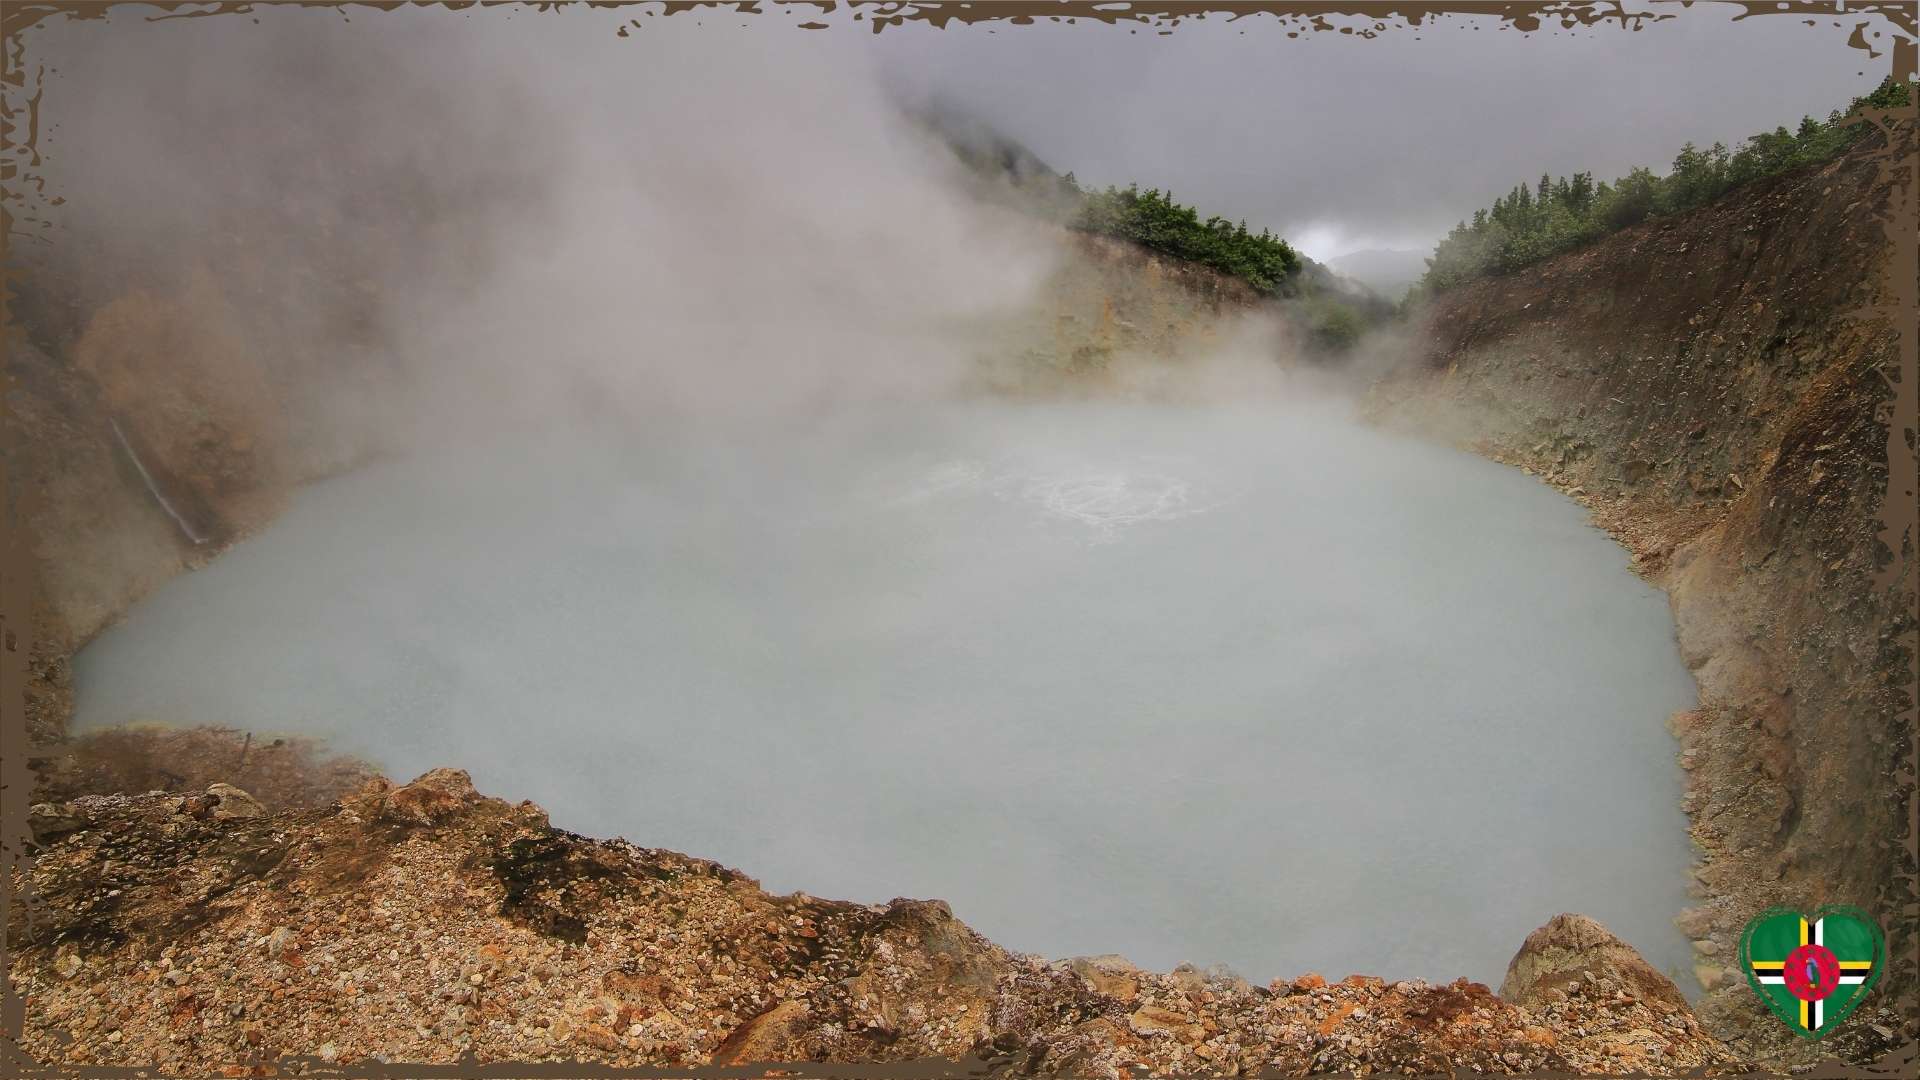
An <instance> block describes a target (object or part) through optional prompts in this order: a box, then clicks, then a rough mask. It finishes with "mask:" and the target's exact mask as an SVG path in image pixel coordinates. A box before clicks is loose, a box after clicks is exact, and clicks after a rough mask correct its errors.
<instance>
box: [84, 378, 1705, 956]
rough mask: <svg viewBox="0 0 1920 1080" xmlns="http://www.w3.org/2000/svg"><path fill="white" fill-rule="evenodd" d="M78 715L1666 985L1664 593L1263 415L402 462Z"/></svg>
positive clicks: (1366, 941) (1302, 423) (230, 564)
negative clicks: (1576, 945)
mask: <svg viewBox="0 0 1920 1080" xmlns="http://www.w3.org/2000/svg"><path fill="white" fill-rule="evenodd" d="M75 675H76V685H77V705H78V715H79V722H80V724H81V725H82V726H84V727H91V726H99V725H104V724H111V723H119V722H125V721H132V720H155V721H161V722H169V723H219V724H230V725H234V726H240V727H247V728H250V729H255V730H267V731H291V732H299V733H304V734H313V735H319V736H323V737H326V738H328V739H330V740H332V741H333V742H334V744H335V745H336V746H338V747H339V748H341V749H343V750H347V751H351V752H356V753H359V754H362V755H364V756H366V757H368V758H370V759H371V760H373V761H375V762H376V763H377V764H379V765H381V766H382V767H383V768H385V769H387V770H389V771H390V772H391V773H393V774H394V775H396V776H399V777H401V778H406V777H409V776H412V775H415V774H417V773H419V772H422V771H425V770H426V769H428V768H432V767H435V766H441V765H457V766H461V767H464V768H467V769H469V770H470V771H471V772H472V773H473V775H474V778H475V781H476V783H477V784H478V785H479V786H480V787H481V789H482V790H484V791H487V792H490V793H494V794H499V795H502V796H505V797H509V798H515V799H518V798H531V799H533V800H535V801H536V802H539V803H541V804H542V805H543V806H545V807H547V808H548V810H549V811H550V812H551V815H552V818H553V820H554V822H555V824H557V825H560V826H562V827H565V828H569V829H573V830H577V831H581V832H586V833H591V834H601V835H611V834H621V835H625V836H627V837H628V838H629V839H632V840H633V841H635V842H636V843H640V844H643V845H647V846H655V847H669V848H674V849H677V850H681V851H686V852H689V853H692V854H696V855H700V856H704V857H708V858H714V859H718V860H720V861H721V862H724V863H726V864H728V865H731V866H735V867H738V868H740V869H741V870H743V871H745V872H747V873H749V874H751V875H754V876H756V877H758V878H759V879H760V880H761V881H762V882H763V883H764V884H765V885H766V886H767V887H768V888H770V889H773V890H775V891H786V890H794V889H803V890H806V891H808V892H812V893H815V894H817V895H822V896H834V897H845V898H850V899H856V900H861V901H868V902H881V901H885V900H887V899H889V898H891V897H894V896H919V897H940V898H943V899H945V900H947V901H949V902H950V903H951V904H952V906H953V908H954V910H955V912H956V914H958V915H959V917H960V918H962V919H963V920H965V921H967V922H968V923H969V924H971V925H972V926H974V927H975V928H977V929H979V930H980V931H982V932H983V933H985V934H987V935H988V936H989V937H992V938H993V939H995V940H997V941H999V942H1001V943H1002V944H1004V945H1007V946H1009V947H1011V948H1015V949H1019V950H1024V951H1032V952H1039V953H1043V954H1046V955H1049V956H1067V955H1076V954H1089V953H1106V952H1118V953H1122V954H1125V955H1126V956H1128V957H1130V958H1131V959H1133V960H1134V961H1135V962H1137V963H1140V964H1142V965H1144V966H1148V967H1152V968H1159V969H1165V968H1168V967H1171V966H1172V965H1174V964H1176V963H1179V962H1182V961H1188V962H1193V963H1197V964H1200V965H1203V966H1205V965H1209V964H1213V963H1226V964H1228V965H1230V966H1232V967H1233V968H1235V969H1236V970H1238V971H1240V972H1241V973H1243V974H1245V975H1247V976H1249V977H1251V978H1255V979H1259V980H1265V979H1269V978H1272V977H1275V976H1280V975H1292V974H1297V973H1299V972H1301V971H1305V970H1309V969H1312V970H1318V971H1321V972H1323V973H1326V974H1328V975H1334V976H1337V975H1342V974H1345V973H1348V972H1367V973H1372V974H1379V975H1382V976H1386V977H1389V978H1408V977H1421V978H1429V979H1450V978H1453V977H1457V976H1461V975H1466V976H1469V977H1471V978H1474V979H1478V980H1481V981H1485V982H1489V983H1493V984H1496V985H1497V983H1498V981H1499V978H1500V975H1501V972H1502V971H1503V970H1504V967H1505V965H1506V962H1507V960H1508V958H1509V957H1510V956H1511V954H1512V952H1513V950H1514V949H1515V948H1517V947H1518V945H1519V944H1520V942H1521V940H1522V939H1523V938H1524V937H1525V935H1526V934H1527V932H1528V931H1530V930H1531V929H1533V928H1534V927H1536V926H1538V925H1539V924H1541V923H1543V922H1545V921H1546V920H1547V919H1548V918H1550V917H1551V916H1553V915H1554V914H1556V913H1558V912H1561V911H1579V912H1582V913H1585V914H1589V915H1592V916H1594V917H1596V918H1598V919H1600V920H1601V921H1603V922H1605V923H1606V924H1608V925H1609V926H1610V927H1611V928H1612V929H1613V930H1614V931H1615V932H1616V933H1618V934H1620V935H1621V936H1622V937H1623V938H1625V939H1626V940H1627V941H1629V942H1630V943H1631V944H1633V945H1634V946H1636V947H1637V948H1639V949H1640V950H1641V951H1642V952H1643V953H1645V954H1646V955H1647V956H1648V957H1649V959H1651V960H1652V961H1653V962H1654V963H1655V964H1656V966H1659V967H1661V968H1663V969H1665V970H1668V971H1669V972H1670V973H1675V974H1677V973H1678V972H1679V971H1682V970H1685V965H1686V964H1687V963H1688V951H1687V947H1686V942H1685V941H1684V940H1683V939H1682V938H1681V937H1680V935H1679V934H1678V932H1677V931H1676V930H1675V929H1674V927H1673V926H1672V923H1671V920H1672V918H1673V916H1674V915H1675V914H1677V913H1678V911H1679V910H1680V908H1681V906H1682V905H1683V903H1684V893H1683V883H1684V879H1685V873H1686V867H1687V861H1688V857H1689V851H1688V846H1687V839H1686V832H1685V823H1684V820H1683V818H1682V815H1681V813H1680V811H1679V809H1678V803H1679V796H1680V777H1679V774H1678V771H1677V768H1676V766H1675V763H1674V757H1673V743H1672V739H1671V737H1670V736H1669V734H1668V733H1667V731H1666V729H1665V726H1664V722H1665V720H1666V717H1667V716H1668V715H1669V714H1670V713H1672V712H1673V711H1675V710H1677V709H1682V708H1687V707H1689V706H1690V705H1691V704H1692V703H1693V701H1694V688H1693V684H1692V681H1691V679H1690V677H1689V676H1688V674H1687V672H1686V671H1685V669H1684V668H1683V667H1682V665H1681V664H1680V661H1679V659H1678V657H1677V655H1676V651H1675V647H1674V642H1673V631H1672V625H1671V621H1670V619H1669V616H1668V612H1667V606H1666V603H1665V600H1664V598H1663V597H1662V596H1661V595H1660V594H1659V593H1658V592H1657V591H1655V590H1653V589H1652V588H1650V587H1649V586H1647V585H1646V584H1645V583H1643V582H1641V581H1640V580H1639V579H1637V578H1635V577H1634V576H1633V575H1632V574H1631V573H1630V572H1629V570H1628V568H1627V565H1626V559H1625V556H1624V554H1623V552H1622V551H1621V550H1620V549H1619V548H1618V547H1617V546H1616V545H1614V544H1613V543H1612V542H1611V541H1610V540H1609V539H1608V538H1607V537H1606V536H1604V535H1603V534H1601V533H1600V532H1598V531H1597V530H1595V529H1593V528H1592V527H1591V526H1590V525H1589V524H1587V522H1586V521H1585V517H1584V514H1583V512H1582V511H1581V510H1580V509H1579V508H1578V507H1577V506H1575V505H1574V504H1572V503H1571V502H1569V501H1567V500H1566V499H1564V498H1563V497H1561V496H1559V495H1558V494H1556V493H1554V492H1552V491H1550V490H1548V489H1546V488H1544V487H1542V486H1540V485H1539V484H1537V483H1536V482H1534V481H1532V480H1530V479H1528V478H1527V477H1525V476H1523V475H1521V474H1519V473H1517V472H1514V471H1512V470H1508V469H1505V468H1501V467H1499V466H1495V465H1492V464H1490V463H1488V462H1485V461H1482V460H1479V459H1476V458H1473V457H1470V456H1467V455H1463V454H1458V453H1453V452H1450V451H1445V450H1440V449H1436V448H1434V447H1431V446H1426V445H1423V444H1419V443H1413V442H1406V441H1401V440H1398V439H1394V438H1389V437H1387V436H1384V435H1381V434H1378V433H1375V432H1371V431H1367V430H1364V429H1361V428H1358V427H1356V426H1354V425H1351V424H1348V423H1345V422H1342V421H1340V420H1338V419H1334V418H1330V417H1326V416H1319V415H1314V414H1310V413H1305V412H1295V411H1284V410H1271V409H1251V408H1249V409H1220V408H1212V409H1180V408H1165V407H1144V406H1143V407H1127V406H1113V405H1077V406H1019V407H1015V406H979V407H969V408H952V409H940V410H927V411H924V412H913V413H901V414H897V415H893V416H890V417H884V418H871V419H866V420H862V421H859V422H854V423H839V424H833V425H824V424H823V425H819V426H816V427H814V428H811V429H798V428H796V429H794V430H781V429H778V428H764V429H761V430H756V431H754V432H752V433H749V434H742V433H731V434H723V433H720V432H708V433H707V434H706V435H702V436H689V435H687V434H685V433H679V432H676V433H672V434H671V435H669V434H667V433H664V432H662V433H652V434H648V433H626V434H622V435H619V436H609V435H604V434H594V433H579V434H574V435H568V436H565V437H559V436H555V437H551V438H545V439H537V440H536V439H526V440H503V441H502V442H501V443H499V444H498V445H494V446H491V447H487V448H485V449H483V450H475V449H474V448H462V449H461V450H459V451H457V452H456V451H454V450H451V449H450V450H448V451H447V452H446V453H445V454H442V455H435V456H426V457H420V458H414V459H410V460H405V461H395V462H389V463H385V464H380V465H376V466H372V467H369V468H366V469H364V470H362V471H360V472H357V473H354V474H351V475H348V476H344V477H340V478H338V479H335V480H331V481H328V482H325V483H322V484H319V485H316V486H314V487H313V488H311V489H309V490H307V491H306V492H304V493H303V494H302V495H301V497H300V498H299V499H298V501H297V503H296V505H295V506H294V507H293V508H292V509H291V511H290V512H289V513H287V514H286V515H285V516H284V517H283V518H282V519H281V520H280V521H279V522H278V523H277V524H275V525H274V526H273V527H272V528H271V529H270V530H268V531H267V532H266V533H264V534H263V535H261V536H259V537H257V538H255V539H252V540H250V541H248V542H246V543H245V544H242V545H240V546H239V547H237V548H235V549H234V550H232V551H230V552H228V553H227V554H225V555H223V556H222V557H221V558H220V559H219V560H217V561H216V562H214V563H213V564H212V565H211V566H210V567H208V568H207V569H205V570H202V571H200V572H198V573H195V574H192V575H189V576H186V577H183V578H180V579H178V580H175V581H173V582H171V583H170V584H168V585H167V586H166V587H164V588H163V589H161V590H160V591H159V592H158V593H157V594H156V595H154V596H153V597H152V598H151V599H150V600H148V601H147V602H145V603H144V604H142V605H141V606H140V607H138V608H137V609H136V610H135V611H133V612H132V613H131V614H130V615H129V617H128V618H127V619H126V621H125V622H124V623H122V624H121V625H119V626H117V627H115V628H114V629H112V630H111V631H109V632H108V633H106V634H105V635H103V636H102V637H101V638H100V639H99V640H97V641H96V642H95V643H93V644H92V645H90V646H89V647H88V648H86V649H85V650H84V651H83V652H82V653H81V654H80V655H79V656H78V657H77V658H76V662H75Z"/></svg>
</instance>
